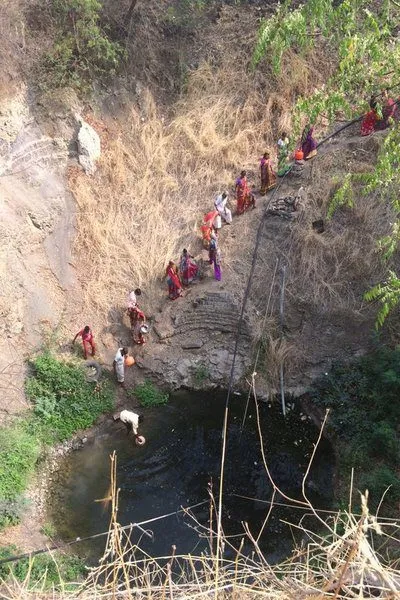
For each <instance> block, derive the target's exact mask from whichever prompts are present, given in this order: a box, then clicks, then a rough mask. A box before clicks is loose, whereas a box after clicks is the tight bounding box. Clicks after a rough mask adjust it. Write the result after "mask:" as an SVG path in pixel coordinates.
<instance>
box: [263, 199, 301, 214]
mask: <svg viewBox="0 0 400 600" xmlns="http://www.w3.org/2000/svg"><path fill="white" fill-rule="evenodd" d="M300 201H301V196H300V194H298V195H297V196H284V197H282V198H277V199H276V200H274V201H273V202H272V204H271V206H270V207H269V208H268V210H267V215H275V216H278V217H282V218H284V219H292V218H293V217H295V216H296V212H297V211H298V210H299V206H300Z"/></svg>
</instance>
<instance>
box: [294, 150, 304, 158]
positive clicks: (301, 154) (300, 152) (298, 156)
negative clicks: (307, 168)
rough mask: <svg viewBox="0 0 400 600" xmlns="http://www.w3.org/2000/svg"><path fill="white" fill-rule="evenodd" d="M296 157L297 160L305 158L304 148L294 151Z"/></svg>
mask: <svg viewBox="0 0 400 600" xmlns="http://www.w3.org/2000/svg"><path fill="white" fill-rule="evenodd" d="M294 158H295V160H303V158H304V153H303V150H296V152H295V153H294Z"/></svg>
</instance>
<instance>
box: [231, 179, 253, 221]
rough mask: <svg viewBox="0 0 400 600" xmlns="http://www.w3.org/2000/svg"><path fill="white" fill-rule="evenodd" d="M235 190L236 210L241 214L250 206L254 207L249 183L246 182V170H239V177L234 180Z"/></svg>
mask: <svg viewBox="0 0 400 600" xmlns="http://www.w3.org/2000/svg"><path fill="white" fill-rule="evenodd" d="M235 190H236V212H237V214H238V215H242V214H243V213H244V211H245V210H247V209H248V208H250V207H253V208H255V207H256V199H255V198H254V195H253V194H252V193H251V191H250V188H249V184H248V183H247V177H246V171H241V173H240V177H238V178H237V179H236V182H235Z"/></svg>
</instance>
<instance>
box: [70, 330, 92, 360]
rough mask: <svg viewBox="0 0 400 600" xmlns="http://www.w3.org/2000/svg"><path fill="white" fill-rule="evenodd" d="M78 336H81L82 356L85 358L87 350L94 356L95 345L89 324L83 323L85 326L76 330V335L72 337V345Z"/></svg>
mask: <svg viewBox="0 0 400 600" xmlns="http://www.w3.org/2000/svg"><path fill="white" fill-rule="evenodd" d="M79 336H81V338H82V348H83V356H84V358H87V355H88V352H90V354H91V355H92V356H94V355H95V354H96V346H95V343H94V338H93V333H92V331H91V329H90V327H89V325H85V327H84V328H83V329H81V330H80V331H78V333H77V334H76V336H75V337H74V339H73V342H72V345H74V344H75V341H76V338H77V337H79Z"/></svg>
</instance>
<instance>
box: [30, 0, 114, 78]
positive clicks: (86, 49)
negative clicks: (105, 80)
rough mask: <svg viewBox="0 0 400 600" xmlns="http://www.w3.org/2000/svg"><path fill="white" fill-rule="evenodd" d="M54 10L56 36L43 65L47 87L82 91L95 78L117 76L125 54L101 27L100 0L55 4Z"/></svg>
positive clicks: (58, 1) (58, 0)
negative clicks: (68, 87)
mask: <svg viewBox="0 0 400 600" xmlns="http://www.w3.org/2000/svg"><path fill="white" fill-rule="evenodd" d="M51 6H52V15H53V18H54V21H55V23H56V30H57V32H56V36H55V42H54V45H53V48H52V49H51V50H50V52H48V53H47V54H46V56H45V57H44V61H43V67H44V69H43V77H44V84H45V85H47V86H49V87H61V86H66V85H75V86H78V87H82V86H83V85H84V84H85V83H87V82H88V81H90V80H91V79H92V78H93V77H98V76H103V75H106V74H107V75H109V74H113V73H115V70H116V68H117V67H118V65H119V63H120V61H121V59H122V58H123V57H124V50H123V48H122V46H121V45H120V44H119V43H118V42H115V41H112V40H111V39H110V36H109V30H108V29H107V26H106V25H102V23H101V10H102V5H101V3H100V2H99V0H54V1H53V2H52V5H51ZM42 83H43V82H42Z"/></svg>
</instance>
